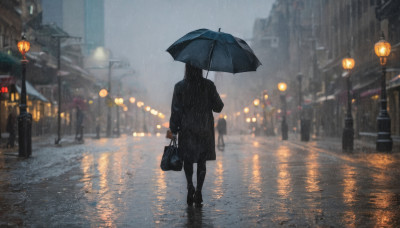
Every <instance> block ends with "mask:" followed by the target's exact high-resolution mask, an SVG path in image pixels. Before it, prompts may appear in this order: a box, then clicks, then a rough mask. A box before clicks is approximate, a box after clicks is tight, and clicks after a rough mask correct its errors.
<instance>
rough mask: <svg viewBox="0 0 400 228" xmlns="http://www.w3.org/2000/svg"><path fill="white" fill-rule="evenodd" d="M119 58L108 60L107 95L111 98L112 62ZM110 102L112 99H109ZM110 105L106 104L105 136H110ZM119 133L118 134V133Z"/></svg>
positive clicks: (117, 61) (116, 61)
mask: <svg viewBox="0 0 400 228" xmlns="http://www.w3.org/2000/svg"><path fill="white" fill-rule="evenodd" d="M119 62H121V61H119V60H109V61H108V96H109V99H111V69H112V66H113V64H114V63H119ZM110 103H112V100H110ZM111 106H112V105H108V112H107V137H110V136H111ZM118 135H119V134H118Z"/></svg>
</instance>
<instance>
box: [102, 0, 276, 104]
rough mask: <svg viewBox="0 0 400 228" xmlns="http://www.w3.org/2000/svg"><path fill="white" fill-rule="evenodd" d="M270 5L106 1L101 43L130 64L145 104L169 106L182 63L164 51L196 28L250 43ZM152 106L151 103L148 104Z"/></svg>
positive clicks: (248, 0) (266, 1) (256, 0)
mask: <svg viewBox="0 0 400 228" xmlns="http://www.w3.org/2000/svg"><path fill="white" fill-rule="evenodd" d="M272 3H273V0H105V32H106V34H105V42H106V44H105V45H106V47H108V48H110V49H111V50H112V51H113V55H114V56H115V57H124V58H128V59H129V60H130V64H131V66H132V68H134V69H135V71H136V72H137V77H139V80H140V81H141V83H142V84H143V86H145V87H146V88H147V91H148V93H149V95H150V96H151V97H150V98H148V100H149V101H150V103H154V104H155V106H160V105H161V104H164V105H165V106H164V105H163V106H164V107H163V108H166V107H169V106H170V102H171V97H169V96H171V93H172V90H173V85H174V84H175V83H176V82H177V81H179V80H180V79H182V78H183V67H184V64H183V63H181V62H174V61H173V59H172V57H171V56H170V55H169V54H168V53H167V52H166V51H165V50H166V49H167V48H168V47H169V46H170V45H171V44H172V43H173V42H174V41H175V40H177V39H178V38H180V37H182V36H183V35H185V34H186V33H188V32H190V31H192V30H196V29H199V28H208V29H212V30H218V28H221V30H222V31H223V32H227V33H231V34H233V35H234V36H237V37H240V38H242V39H245V40H246V39H250V38H251V37H252V30H253V24H254V20H255V19H256V18H265V17H267V16H268V14H269V11H270V7H271V5H272ZM150 105H151V104H150Z"/></svg>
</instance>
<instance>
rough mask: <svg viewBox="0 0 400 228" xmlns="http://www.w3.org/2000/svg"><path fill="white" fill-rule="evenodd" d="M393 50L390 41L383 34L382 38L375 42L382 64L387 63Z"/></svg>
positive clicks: (376, 51)
mask: <svg viewBox="0 0 400 228" xmlns="http://www.w3.org/2000/svg"><path fill="white" fill-rule="evenodd" d="M390 50H391V46H390V43H389V42H387V41H386V40H385V37H384V36H383V34H382V36H381V39H380V40H379V41H378V42H377V43H376V44H375V54H376V55H377V56H378V57H379V58H380V60H381V65H386V58H387V57H388V56H389V54H390Z"/></svg>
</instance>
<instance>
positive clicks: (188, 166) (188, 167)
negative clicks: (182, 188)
mask: <svg viewBox="0 0 400 228" xmlns="http://www.w3.org/2000/svg"><path fill="white" fill-rule="evenodd" d="M183 169H184V170H185V176H186V181H187V186H188V188H189V187H190V186H193V180H192V176H193V163H190V162H186V161H185V162H183Z"/></svg>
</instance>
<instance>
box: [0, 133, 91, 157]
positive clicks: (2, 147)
mask: <svg viewBox="0 0 400 228" xmlns="http://www.w3.org/2000/svg"><path fill="white" fill-rule="evenodd" d="M56 137H57V136H55V135H42V136H35V137H32V150H33V151H35V150H37V149H39V148H43V147H63V146H68V145H75V144H82V143H79V142H76V141H75V136H74V135H66V136H63V137H62V138H61V141H60V144H59V145H55V138H56ZM87 138H89V136H87ZM7 141H8V134H7V133H3V134H2V138H1V139H0V154H4V153H6V154H7V155H14V153H15V154H16V155H17V154H18V142H17V141H18V139H17V141H16V142H15V146H14V148H6V145H7Z"/></svg>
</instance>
